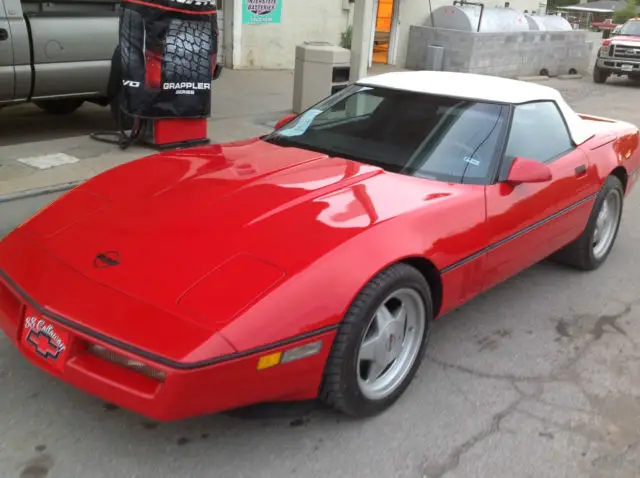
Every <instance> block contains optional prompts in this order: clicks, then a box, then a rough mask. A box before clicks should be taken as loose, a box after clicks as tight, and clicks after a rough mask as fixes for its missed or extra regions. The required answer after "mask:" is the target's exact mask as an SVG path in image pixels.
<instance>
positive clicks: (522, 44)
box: [406, 25, 593, 78]
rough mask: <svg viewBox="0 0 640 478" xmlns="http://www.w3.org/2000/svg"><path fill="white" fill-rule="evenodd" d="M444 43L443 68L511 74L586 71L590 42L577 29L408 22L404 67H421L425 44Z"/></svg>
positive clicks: (498, 74) (492, 73)
mask: <svg viewBox="0 0 640 478" xmlns="http://www.w3.org/2000/svg"><path fill="white" fill-rule="evenodd" d="M430 45H434V46H441V47H443V48H444V50H445V51H444V65H443V69H444V70H445V71H461V72H469V73H481V74H486V75H496V76H504V77H509V78H514V77H518V76H533V75H539V74H541V71H542V70H547V74H548V75H550V76H557V75H562V74H567V73H569V72H570V71H573V70H575V71H576V72H578V73H585V72H587V71H588V69H589V66H590V65H589V59H590V55H591V48H592V47H593V45H592V44H591V43H589V42H587V33H586V32H582V31H559V32H555V31H554V32H541V31H525V32H504V33H501V32H500V33H494V32H488V33H484V32H465V31H457V30H447V29H442V28H431V27H426V26H418V25H412V26H411V28H410V31H409V46H408V48H407V58H406V68H408V69H411V70H421V69H426V68H427V65H428V58H427V55H428V51H429V50H428V48H427V47H428V46H430Z"/></svg>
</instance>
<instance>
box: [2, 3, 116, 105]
mask: <svg viewBox="0 0 640 478" xmlns="http://www.w3.org/2000/svg"><path fill="white" fill-rule="evenodd" d="M119 9H120V6H119V1H117V0H61V1H58V0H53V1H43V0H0V108H1V107H3V106H9V105H14V104H20V103H23V102H29V101H30V102H33V103H35V104H36V105H38V106H39V107H40V108H42V109H43V110H45V111H47V112H49V113H52V114H69V113H72V112H73V111H75V110H76V109H77V108H78V107H80V106H81V105H82V103H83V102H85V101H90V102H93V103H97V104H99V105H103V106H107V105H109V104H110V103H111V98H112V97H114V94H115V93H117V89H118V87H119V86H120V85H119V83H120V81H116V80H114V79H111V81H110V72H111V61H112V58H113V56H114V51H115V50H116V47H117V45H118V16H119ZM114 104H115V102H114Z"/></svg>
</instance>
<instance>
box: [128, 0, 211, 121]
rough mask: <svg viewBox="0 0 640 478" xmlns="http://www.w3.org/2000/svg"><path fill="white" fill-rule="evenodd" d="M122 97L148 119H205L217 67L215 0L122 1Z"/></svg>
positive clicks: (133, 110)
mask: <svg viewBox="0 0 640 478" xmlns="http://www.w3.org/2000/svg"><path fill="white" fill-rule="evenodd" d="M119 45H120V58H121V68H122V72H121V75H122V76H121V78H122V88H121V94H122V96H121V100H120V107H121V108H122V109H123V110H124V112H125V113H128V114H129V115H132V116H136V117H139V118H143V119H162V118H205V117H208V116H209V115H210V112H211V82H212V80H213V79H214V71H215V69H216V57H217V51H218V22H217V14H216V0H149V1H143V0H123V2H122V11H121V14H120V40H119Z"/></svg>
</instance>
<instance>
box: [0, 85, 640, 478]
mask: <svg viewBox="0 0 640 478" xmlns="http://www.w3.org/2000/svg"><path fill="white" fill-rule="evenodd" d="M546 84H549V85H551V86H555V87H558V88H559V89H560V90H561V91H563V93H565V95H566V97H567V98H568V100H569V102H570V103H571V104H572V105H573V107H574V108H575V109H576V110H578V111H581V112H585V113H592V114H596V115H601V116H609V117H614V118H620V119H624V120H626V121H630V122H632V123H635V124H640V110H639V109H638V107H637V104H638V102H637V100H636V99H637V98H639V95H640V85H637V84H633V83H631V82H629V81H627V80H617V79H612V80H610V81H608V82H607V83H606V84H605V85H595V84H593V83H592V82H591V80H590V78H583V79H582V80H550V81H548V82H546ZM532 134H534V132H532ZM61 167H66V166H61ZM52 198H53V197H52V196H51V195H50V196H39V197H37V198H30V199H27V200H16V201H11V202H7V203H4V204H0V231H8V230H10V229H11V228H12V227H15V225H16V224H17V223H18V222H19V221H21V220H22V219H23V218H25V217H27V216H28V215H30V214H32V212H33V211H35V210H37V209H38V208H39V207H41V206H43V205H45V204H46V203H47V201H49V200H51V199H52ZM639 198H640V193H638V192H637V191H636V192H634V193H633V194H632V195H631V196H630V197H629V198H628V200H627V202H626V204H625V210H624V214H623V223H622V226H621V229H620V232H619V235H618V242H617V245H616V247H615V249H614V251H613V253H612V255H611V256H610V257H609V259H608V261H607V262H606V263H605V264H604V265H603V266H602V267H601V268H600V269H599V270H597V271H594V272H590V273H581V272H577V271H573V270H570V269H566V268H564V267H560V266H557V265H554V264H550V263H548V262H541V263H540V264H538V265H536V266H534V267H532V268H531V269H529V270H527V271H525V272H523V273H521V274H519V275H518V276H516V277H514V278H512V279H511V280H508V281H506V282H505V283H503V284H501V285H499V286H498V287H496V288H495V289H494V290H492V291H490V292H488V293H486V294H484V295H482V296H480V297H478V298H477V299H475V300H473V301H471V302H470V303H468V304H466V305H465V306H463V307H461V308H460V309H458V310H456V311H454V312H452V313H450V314H448V315H447V316H445V317H443V318H442V319H441V320H439V321H437V322H436V324H435V325H434V332H433V335H432V337H431V342H430V346H429V349H428V353H427V357H426V358H425V360H424V363H423V364H422V367H421V369H420V370H419V372H418V375H417V377H416V379H415V381H414V382H413V384H412V386H411V387H410V388H409V390H408V391H407V393H406V394H405V396H403V397H402V399H401V400H399V401H398V402H397V403H396V405H395V406H394V407H393V408H391V409H390V410H389V411H388V412H386V413H384V414H382V415H380V416H378V417H375V418H372V419H369V420H364V421H353V420H348V419H345V418H343V417H341V416H339V415H337V414H334V413H333V412H331V411H327V410H323V409H314V410H312V411H310V412H304V411H302V412H300V411H297V410H296V409H294V410H293V412H291V411H289V415H288V416H286V417H285V416H271V417H269V416H264V415H263V416H261V417H260V416H259V417H258V418H251V419H248V418H241V417H237V416H230V415H228V414H221V415H216V416H209V417H202V418H197V419H192V420H186V421H181V422H174V423H166V424H158V423H154V422H149V421H148V420H146V419H144V418H142V417H140V416H137V415H135V414H132V413H129V412H126V411H124V410H121V409H118V408H116V407H113V406H110V405H109V404H105V403H102V402H101V401H99V400H97V399H95V398H93V397H91V396H88V395H86V394H84V393H82V392H79V391H77V390H75V389H73V388H71V387H69V386H67V385H65V384H63V383H60V382H59V381H57V380H55V379H53V378H51V377H49V376H48V375H46V374H44V373H42V372H40V371H39V370H37V369H35V368H34V367H33V366H31V365H30V364H29V363H27V362H26V361H25V360H24V359H23V358H22V357H21V356H20V355H19V354H18V353H17V352H16V351H15V350H14V349H13V347H12V346H11V345H10V343H9V341H8V340H7V339H6V338H4V337H0V478H45V477H46V478H85V477H90V478H123V477H140V478H147V477H149V478H151V477H153V478H164V477H171V478H176V477H181V478H182V477H189V478H241V477H242V478H263V477H264V478H271V477H273V478H282V477H289V476H291V477H304V478H316V477H318V478H319V477H323V478H324V477H353V478H361V477H362V478H377V477H380V478H390V477H394V478H425V477H428V478H436V477H437V478H476V477H477V478H487V477H492V478H637V477H638V476H640V471H639V470H640V379H639V377H640V288H639V286H638V284H640V268H638V267H637V257H638V247H637V244H638V241H640V204H638V200H639ZM6 208H11V209H10V211H11V212H10V213H9V212H8V211H9V209H6ZM220 393H225V391H224V390H220Z"/></svg>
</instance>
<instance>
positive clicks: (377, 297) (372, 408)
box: [319, 263, 433, 418]
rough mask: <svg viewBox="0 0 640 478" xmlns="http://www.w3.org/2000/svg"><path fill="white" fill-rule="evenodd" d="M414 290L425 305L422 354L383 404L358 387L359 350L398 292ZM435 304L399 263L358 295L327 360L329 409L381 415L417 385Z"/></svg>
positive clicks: (324, 390)
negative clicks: (382, 307)
mask: <svg viewBox="0 0 640 478" xmlns="http://www.w3.org/2000/svg"><path fill="white" fill-rule="evenodd" d="M400 288H411V289H413V290H414V291H415V292H417V293H418V294H419V295H420V297H421V299H422V302H423V305H424V311H425V316H426V319H425V327H424V333H423V335H422V337H421V342H420V349H419V352H418V354H417V356H416V358H415V360H414V362H413V364H412V366H411V368H410V370H409V372H408V373H407V375H406V376H405V378H404V379H403V381H402V382H401V383H400V384H399V385H398V387H397V388H396V389H395V391H394V392H393V393H392V394H391V395H389V396H387V397H386V398H384V399H381V400H375V401H374V400H371V399H369V398H367V397H365V396H364V395H363V393H362V392H361V390H360V387H359V385H358V373H359V371H358V367H357V358H358V351H359V346H360V344H361V341H362V338H363V337H364V334H365V333H366V331H367V328H368V326H369V322H370V319H371V317H372V316H373V314H374V313H375V311H376V310H377V309H378V307H379V306H380V305H381V303H382V302H383V301H384V300H385V298H386V297H387V296H388V295H389V294H390V293H392V292H393V291H394V290H397V289H400ZM432 320H433V301H432V297H431V291H430V289H429V285H428V283H427V281H426V280H425V278H424V277H423V276H422V274H421V273H420V272H419V271H418V270H416V269H415V268H413V267H411V266H409V265H407V264H404V263H398V264H394V265H393V266H391V267H389V268H388V269H386V270H384V271H382V272H380V273H379V274H378V275H377V276H376V277H374V278H373V279H372V280H371V281H370V282H369V283H368V284H367V285H366V286H365V287H364V289H363V290H362V291H361V292H360V293H359V294H358V296H357V297H356V299H355V300H354V302H353V303H352V305H351V307H350V308H349V310H348V311H347V314H346V316H345V317H344V319H343V321H342V323H341V324H340V328H339V329H338V334H337V336H336V339H335V341H334V343H333V346H332V349H331V353H330V355H329V358H328V360H327V363H326V366H325V371H324V375H323V381H322V385H321V388H320V394H319V398H320V400H321V401H322V402H324V404H325V405H328V406H329V407H331V408H333V409H335V410H337V411H339V412H341V413H344V414H346V415H350V416H353V417H357V418H364V417H370V416H373V415H377V414H379V413H381V412H383V411H384V410H386V409H387V408H389V407H390V406H391V405H392V404H393V403H395V402H396V400H398V398H400V396H401V395H402V394H403V393H404V392H405V390H406V389H407V387H408V386H409V385H410V383H411V382H412V381H413V378H414V377H415V374H416V372H417V371H418V369H419V367H420V364H421V362H422V360H423V357H424V353H425V350H426V347H427V343H428V339H429V335H430V333H431V322H432Z"/></svg>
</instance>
